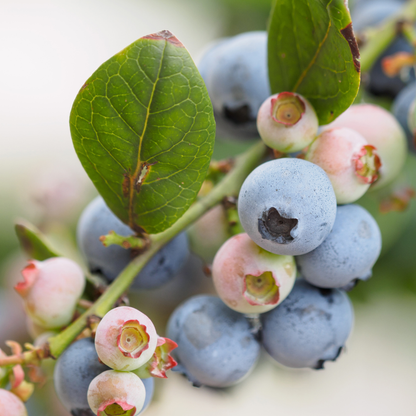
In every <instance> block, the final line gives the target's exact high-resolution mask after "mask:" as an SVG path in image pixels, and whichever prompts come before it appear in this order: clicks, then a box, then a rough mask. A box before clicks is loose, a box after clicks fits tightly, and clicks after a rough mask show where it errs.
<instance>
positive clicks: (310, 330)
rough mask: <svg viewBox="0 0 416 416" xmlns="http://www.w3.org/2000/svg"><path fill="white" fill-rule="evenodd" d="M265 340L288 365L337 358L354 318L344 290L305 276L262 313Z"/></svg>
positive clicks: (309, 364) (320, 365)
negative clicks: (318, 284) (322, 286)
mask: <svg viewBox="0 0 416 416" xmlns="http://www.w3.org/2000/svg"><path fill="white" fill-rule="evenodd" d="M260 319H261V322H262V325H263V332H262V335H263V337H262V343H263V346H264V348H265V349H266V351H267V352H268V353H269V354H270V356H271V357H272V358H273V359H275V360H276V361H277V362H279V363H280V364H283V365H285V366H287V367H294V368H302V367H310V368H315V369H321V368H323V365H324V363H325V361H328V360H331V361H335V360H336V359H337V358H338V356H339V354H340V352H341V350H342V348H343V347H344V345H345V341H346V340H347V338H348V336H349V334H350V332H351V329H352V326H353V321H354V311H353V308H352V304H351V302H350V300H349V299H348V296H347V295H346V293H345V292H343V291H341V290H338V289H319V288H316V287H314V286H311V285H310V284H309V283H307V282H306V281H304V280H303V279H301V280H298V281H297V282H296V283H295V287H294V288H293V290H292V292H291V293H290V294H289V296H288V297H287V298H286V299H285V301H284V302H283V303H282V304H281V305H279V306H278V307H277V308H275V309H273V310H271V311H270V312H267V313H265V314H262V315H261V316H260Z"/></svg>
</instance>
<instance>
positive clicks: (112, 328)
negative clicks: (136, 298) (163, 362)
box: [95, 306, 158, 371]
mask: <svg viewBox="0 0 416 416" xmlns="http://www.w3.org/2000/svg"><path fill="white" fill-rule="evenodd" d="M157 341H158V336H157V334H156V329H155V327H154V325H153V323H152V321H151V320H150V319H149V318H148V317H147V316H146V315H145V314H144V313H142V312H140V311H138V310H137V309H135V308H131V307H129V306H120V307H118V308H115V309H112V310H111V311H110V312H108V313H107V314H106V315H105V316H104V318H103V319H102V320H101V322H100V323H99V325H98V327H97V331H96V334H95V348H96V350H97V354H98V356H99V357H100V360H101V361H102V362H103V363H104V364H106V365H108V366H109V367H111V368H113V369H114V370H119V371H131V370H135V369H137V368H139V367H141V366H142V365H143V364H145V363H146V362H147V361H149V360H150V358H151V357H152V356H153V354H154V352H155V350H156V346H157Z"/></svg>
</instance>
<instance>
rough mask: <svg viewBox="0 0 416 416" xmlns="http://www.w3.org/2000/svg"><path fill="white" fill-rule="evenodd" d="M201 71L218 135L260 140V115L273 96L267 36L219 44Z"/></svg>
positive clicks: (249, 36)
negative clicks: (258, 121)
mask: <svg viewBox="0 0 416 416" xmlns="http://www.w3.org/2000/svg"><path fill="white" fill-rule="evenodd" d="M198 69H199V71H200V73H201V75H202V77H203V79H204V81H205V85H206V87H207V90H208V93H209V96H210V98H211V101H212V105H213V107H214V114H215V120H216V123H217V135H218V136H223V137H237V138H244V137H246V138H251V137H257V136H258V133H257V128H256V118H257V112H258V110H259V108H260V106H261V104H262V103H263V101H264V100H265V99H266V98H267V97H269V96H270V95H271V92H270V87H269V80H268V72H267V33H266V32H248V33H242V34H240V35H237V36H234V37H231V38H227V39H224V40H221V41H220V42H217V43H215V44H214V45H213V46H212V48H210V49H208V50H207V51H206V52H205V54H204V55H203V56H202V58H201V60H200V62H199V65H198Z"/></svg>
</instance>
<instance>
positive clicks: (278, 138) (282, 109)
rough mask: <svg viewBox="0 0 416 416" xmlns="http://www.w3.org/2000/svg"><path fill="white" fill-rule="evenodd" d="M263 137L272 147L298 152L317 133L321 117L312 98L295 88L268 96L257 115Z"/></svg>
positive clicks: (285, 151) (258, 126) (258, 127)
mask: <svg viewBox="0 0 416 416" xmlns="http://www.w3.org/2000/svg"><path fill="white" fill-rule="evenodd" d="M257 130H258V131H259V134H260V137H261V138H262V140H263V141H264V143H266V144H267V146H269V147H271V148H272V149H276V150H278V151H280V152H284V153H287V152H297V151H299V150H302V149H303V148H304V147H306V146H308V145H309V144H310V143H311V142H312V140H313V139H314V138H315V137H316V135H317V133H318V117H317V116H316V113H315V110H314V109H313V107H312V106H311V104H310V103H309V101H308V100H307V99H306V98H304V97H302V96H301V95H299V94H295V93H293V92H281V93H280V94H275V95H272V96H271V97H269V98H267V100H266V101H264V103H263V104H262V105H261V107H260V110H259V112H258V115H257Z"/></svg>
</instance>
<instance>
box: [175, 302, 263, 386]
mask: <svg viewBox="0 0 416 416" xmlns="http://www.w3.org/2000/svg"><path fill="white" fill-rule="evenodd" d="M167 336H168V338H170V339H172V340H173V341H175V342H176V343H177V344H178V348H176V349H175V350H174V351H173V353H172V355H174V356H175V359H176V360H177V361H178V363H179V365H178V367H177V370H176V371H180V372H182V373H183V374H185V375H186V376H187V377H188V379H189V380H190V381H191V382H192V383H193V384H194V385H196V386H201V385H206V386H210V387H228V386H231V385H233V384H236V383H238V382H240V381H241V380H242V379H243V378H244V377H245V376H246V375H247V374H248V373H249V372H250V371H251V370H252V369H253V367H254V365H255V363H256V361H257V359H258V357H259V354H260V345H259V343H258V342H257V340H256V339H255V337H254V335H253V334H252V333H251V331H250V326H249V323H248V321H247V320H246V318H245V317H244V315H242V314H239V313H237V312H234V311H233V310H231V309H229V308H228V307H227V306H225V304H224V303H223V302H222V301H221V300H220V299H219V298H217V297H215V296H209V295H200V296H194V297H192V298H190V299H188V300H187V301H185V302H184V303H182V304H181V305H179V306H178V308H177V309H176V310H175V311H174V312H173V314H172V315H171V317H170V319H169V322H168V328H167Z"/></svg>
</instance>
